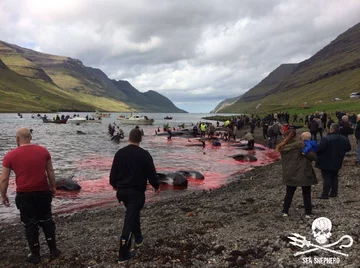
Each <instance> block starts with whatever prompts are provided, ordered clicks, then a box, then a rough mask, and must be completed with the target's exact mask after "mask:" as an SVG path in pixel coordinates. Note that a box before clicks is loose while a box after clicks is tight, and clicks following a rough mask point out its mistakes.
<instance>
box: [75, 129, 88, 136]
mask: <svg viewBox="0 0 360 268" xmlns="http://www.w3.org/2000/svg"><path fill="white" fill-rule="evenodd" d="M76 134H78V135H85V134H86V133H85V132H82V131H81V130H76Z"/></svg>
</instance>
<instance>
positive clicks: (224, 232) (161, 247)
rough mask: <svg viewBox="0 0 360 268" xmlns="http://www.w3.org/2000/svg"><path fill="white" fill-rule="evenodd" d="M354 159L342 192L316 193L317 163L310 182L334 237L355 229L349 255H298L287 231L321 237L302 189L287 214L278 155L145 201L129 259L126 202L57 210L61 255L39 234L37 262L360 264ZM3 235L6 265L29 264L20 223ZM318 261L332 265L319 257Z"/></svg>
mask: <svg viewBox="0 0 360 268" xmlns="http://www.w3.org/2000/svg"><path fill="white" fill-rule="evenodd" d="M259 134H260V133H258V135H257V137H259V136H260V135H259ZM259 141H260V138H259ZM355 164H356V153H355V145H353V150H352V151H351V152H350V153H349V154H348V155H347V156H346V159H345V161H344V166H343V168H342V170H341V172H340V187H339V197H338V198H334V199H329V200H320V199H316V197H317V196H319V194H320V192H321V187H322V179H321V175H320V172H319V170H316V173H317V176H318V179H319V184H318V185H316V186H315V187H314V188H313V205H314V214H315V216H316V217H321V216H324V217H327V218H329V219H330V220H331V221H332V224H333V228H332V231H331V233H332V236H331V239H330V240H331V242H335V241H337V240H338V239H339V238H340V237H342V236H343V235H350V236H352V238H353V240H354V244H353V245H352V247H351V248H344V249H341V250H340V249H338V248H336V247H333V248H332V249H334V250H336V251H341V252H343V253H347V254H349V256H348V257H344V256H341V255H337V254H335V253H332V252H327V251H324V250H318V251H314V252H312V253H311V254H307V255H306V257H310V259H306V260H307V261H308V262H309V261H310V260H312V262H313V264H309V263H308V264H306V263H305V262H304V261H305V259H303V258H304V255H300V256H296V257H295V256H293V254H294V253H295V252H298V251H304V250H306V248H304V249H301V248H299V247H295V246H293V245H291V244H290V243H289V239H288V238H287V236H289V235H291V234H292V233H298V234H300V235H302V236H305V237H306V238H307V240H309V241H312V242H313V243H314V244H316V242H315V239H314V237H313V234H312V230H311V224H312V222H313V220H314V219H305V217H304V211H303V204H302V196H301V190H300V189H298V191H297V192H296V194H295V198H294V201H293V204H292V207H291V209H290V216H289V217H288V218H283V217H282V215H281V208H282V200H283V196H284V193H285V187H284V186H283V185H282V184H281V165H280V162H279V161H278V162H275V163H273V164H271V165H268V166H264V167H259V168H255V169H253V170H252V171H249V172H247V173H245V174H241V175H239V176H237V177H236V178H234V179H233V181H232V182H230V183H229V184H228V185H226V186H223V187H221V188H219V189H215V190H212V191H202V192H197V193H191V194H187V195H184V196H180V197H175V198H171V199H166V200H162V201H159V202H152V203H148V204H146V205H145V207H144V209H143V211H142V229H143V234H144V238H145V240H144V243H143V245H142V247H140V248H139V249H136V250H135V251H136V257H135V258H134V259H133V260H130V261H128V262H127V263H124V264H118V263H117V261H116V256H117V250H118V242H119V234H120V232H121V226H122V219H123V213H124V208H123V207H122V206H116V207H110V208H100V209H94V210H88V211H82V212H78V213H75V214H69V215H57V216H55V220H56V222H57V228H58V229H57V235H58V244H59V247H60V248H61V249H62V251H63V254H62V256H61V257H59V258H58V259H56V260H54V261H52V262H50V261H49V259H48V258H47V257H46V253H47V247H46V245H45V244H44V239H43V236H41V240H42V245H41V246H42V253H43V255H45V256H44V258H43V260H42V262H41V264H40V265H38V267H264V268H268V267H286V268H287V267H345V268H356V267H360V245H359V242H360V228H359V225H360V214H359V208H360V197H359V192H360V180H359V175H360V166H357V165H355ZM114 198H115V193H114ZM0 238H1V240H0V241H1V242H0V263H1V267H31V266H30V265H28V264H26V262H25V256H26V254H27V253H28V249H27V246H26V242H25V239H24V231H23V226H22V225H21V224H20V223H16V224H8V225H6V224H2V225H0ZM343 244H346V241H345V240H344V241H343ZM321 257H325V259H321ZM326 258H327V259H326ZM330 258H331V259H330ZM318 260H322V261H323V262H324V260H326V261H329V260H334V261H335V264H315V263H314V262H315V261H318Z"/></svg>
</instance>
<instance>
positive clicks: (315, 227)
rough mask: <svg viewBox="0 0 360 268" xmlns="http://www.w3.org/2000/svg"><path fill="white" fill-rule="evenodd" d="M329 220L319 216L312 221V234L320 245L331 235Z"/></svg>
mask: <svg viewBox="0 0 360 268" xmlns="http://www.w3.org/2000/svg"><path fill="white" fill-rule="evenodd" d="M331 227H332V224H331V221H330V220H329V219H328V218H325V217H320V218H317V219H315V220H314V221H313V223H312V227H311V229H312V231H313V235H314V237H315V239H316V242H318V243H319V244H320V245H323V244H325V243H326V242H327V240H328V239H329V238H330V236H331Z"/></svg>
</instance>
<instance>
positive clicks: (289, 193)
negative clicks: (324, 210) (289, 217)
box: [282, 186, 312, 214]
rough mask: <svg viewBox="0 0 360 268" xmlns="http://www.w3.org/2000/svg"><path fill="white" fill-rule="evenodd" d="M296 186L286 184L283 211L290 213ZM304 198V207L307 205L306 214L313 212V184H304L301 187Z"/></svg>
mask: <svg viewBox="0 0 360 268" xmlns="http://www.w3.org/2000/svg"><path fill="white" fill-rule="evenodd" d="M296 188H297V187H295V186H286V194H285V198H284V206H283V211H282V212H283V213H286V214H288V213H289V209H290V206H291V202H292V200H293V197H294V194H295V191H296ZM301 189H302V194H303V199H304V207H305V214H311V212H312V204H311V186H303V187H301Z"/></svg>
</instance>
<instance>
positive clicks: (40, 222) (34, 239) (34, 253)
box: [0, 128, 60, 264]
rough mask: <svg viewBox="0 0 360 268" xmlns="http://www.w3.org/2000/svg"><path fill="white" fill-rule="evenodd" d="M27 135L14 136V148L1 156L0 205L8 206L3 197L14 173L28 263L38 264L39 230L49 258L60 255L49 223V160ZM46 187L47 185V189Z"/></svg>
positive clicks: (24, 132) (52, 191)
mask: <svg viewBox="0 0 360 268" xmlns="http://www.w3.org/2000/svg"><path fill="white" fill-rule="evenodd" d="M31 138H32V137H31V133H30V131H29V130H28V129H27V128H20V129H19V130H18V131H17V132H16V143H17V145H18V147H17V148H16V149H14V150H12V151H10V152H8V153H7V154H6V155H5V156H4V160H3V164H2V174H1V176H0V192H1V197H2V203H3V204H4V205H5V206H9V199H8V197H7V195H6V192H7V188H8V185H9V177H10V172H11V170H13V171H14V173H15V181H16V198H15V203H16V207H17V208H18V209H19V210H20V219H21V221H22V223H23V224H24V227H25V236H26V240H27V241H28V244H29V247H30V252H31V253H30V254H29V255H28V261H29V262H31V263H35V264H36V263H39V262H40V243H39V230H38V227H39V226H40V227H42V229H43V232H44V234H45V238H46V242H47V244H48V246H49V249H50V254H51V258H56V257H57V256H59V255H60V250H58V249H57V247H56V241H55V229H56V227H55V222H54V221H53V219H52V213H51V201H52V196H53V195H54V194H55V192H56V188H55V174H54V169H53V166H52V162H51V156H50V154H49V152H48V150H46V149H45V148H44V147H42V146H39V145H36V144H31V143H30V141H31ZM49 184H50V185H49Z"/></svg>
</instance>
